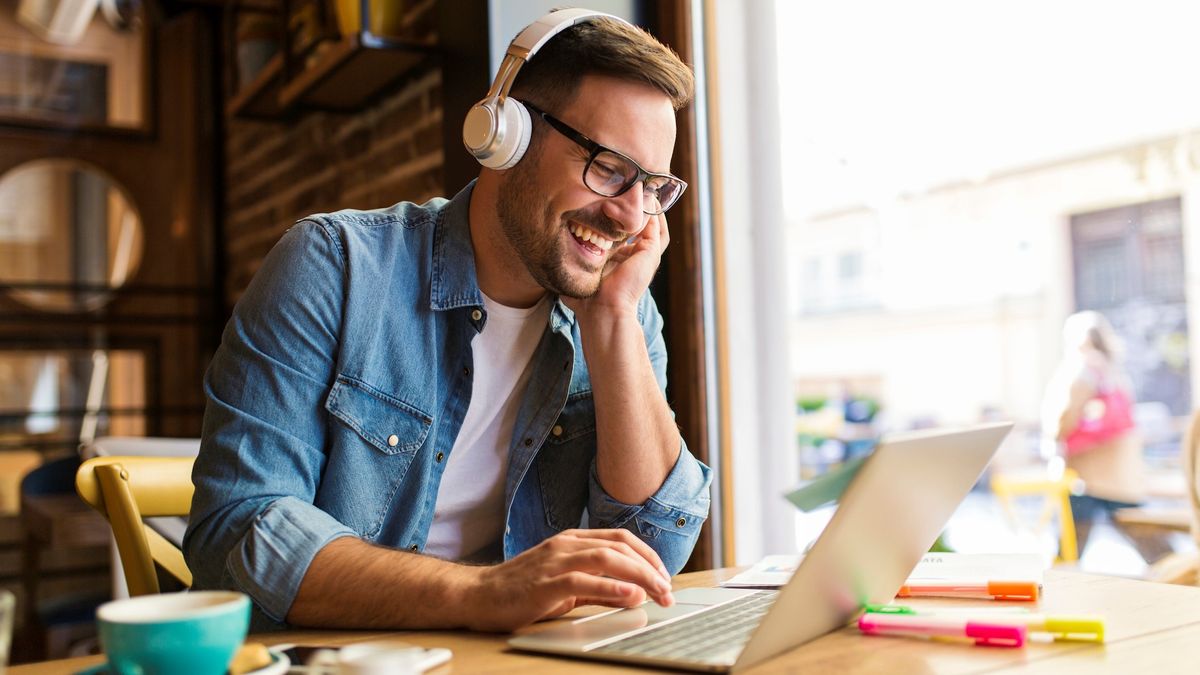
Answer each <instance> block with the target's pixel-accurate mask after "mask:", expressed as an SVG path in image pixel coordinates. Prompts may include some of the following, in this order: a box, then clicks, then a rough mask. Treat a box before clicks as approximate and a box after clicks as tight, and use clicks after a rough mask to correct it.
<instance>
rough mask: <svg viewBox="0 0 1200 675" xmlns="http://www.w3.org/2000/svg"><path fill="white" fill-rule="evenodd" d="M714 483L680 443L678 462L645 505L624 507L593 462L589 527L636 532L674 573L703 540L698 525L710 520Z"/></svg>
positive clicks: (707, 470)
mask: <svg viewBox="0 0 1200 675" xmlns="http://www.w3.org/2000/svg"><path fill="white" fill-rule="evenodd" d="M711 483H712V470H711V469H709V468H708V467H707V466H705V465H704V464H703V463H702V462H700V461H699V460H697V459H696V458H695V457H692V453H690V452H688V449H687V446H686V445H684V444H683V443H682V442H681V443H680V448H679V458H678V459H677V460H675V466H674V467H673V468H672V469H671V472H670V473H669V474H667V479H666V480H664V481H663V484H662V486H661V487H659V489H658V492H656V493H654V495H652V496H651V497H650V499H647V500H646V501H645V502H644V503H642V504H639V505H633V504H624V503H622V502H619V501H617V500H615V499H613V498H612V496H611V495H609V494H608V493H607V492H605V490H604V488H603V487H602V486H601V485H600V481H599V479H598V478H597V477H596V463H595V461H594V460H593V461H592V469H591V478H590V491H589V495H588V526H589V527H603V528H607V527H621V528H625V529H627V530H629V531H631V532H633V533H634V534H636V535H637V536H638V537H639V538H640V539H642V541H645V542H646V543H647V544H649V545H650V547H651V548H653V549H654V551H655V552H656V553H658V556H659V557H660V558H662V561H663V564H664V565H666V566H667V571H669V572H670V573H671V574H676V573H678V572H679V570H681V569H683V566H684V564H685V563H687V559H688V557H689V556H690V555H691V554H692V549H693V548H694V547H695V546H696V540H697V539H698V538H699V537H700V526H701V525H703V524H704V521H705V520H706V519H707V518H708V507H709V485H710V484H711Z"/></svg>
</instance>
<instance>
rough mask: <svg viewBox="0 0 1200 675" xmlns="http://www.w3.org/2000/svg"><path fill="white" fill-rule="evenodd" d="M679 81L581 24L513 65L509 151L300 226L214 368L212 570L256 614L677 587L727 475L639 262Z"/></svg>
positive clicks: (664, 193) (657, 227)
mask: <svg viewBox="0 0 1200 675" xmlns="http://www.w3.org/2000/svg"><path fill="white" fill-rule="evenodd" d="M691 88H692V76H691V73H690V72H689V71H688V69H687V67H686V66H684V65H683V63H681V62H680V61H679V59H678V57H676V56H675V55H674V54H673V53H672V52H671V51H670V50H668V49H667V48H665V47H663V46H662V45H661V44H659V43H658V42H657V41H655V40H654V39H653V38H651V37H650V36H648V35H647V34H645V33H644V32H642V31H640V30H638V29H636V28H633V27H631V26H628V25H626V24H624V23H622V22H620V21H616V20H612V19H604V18H599V19H595V20H592V21H587V22H584V23H581V24H578V25H575V26H573V27H571V28H569V29H567V30H565V31H564V32H562V33H561V34H559V35H558V36H556V37H554V38H553V39H552V40H550V41H549V42H547V43H546V44H545V45H544V46H543V47H542V48H541V49H540V50H539V51H538V53H537V54H536V55H535V56H533V57H532V59H531V60H530V61H529V63H528V64H526V65H525V66H524V68H522V69H521V70H520V72H519V75H518V76H517V79H516V82H515V84H514V86H513V89H512V93H511V95H512V97H513V98H515V99H519V100H521V101H523V102H525V104H526V105H527V107H528V108H529V110H530V112H531V118H532V122H533V129H532V138H531V140H530V144H529V148H528V150H527V151H526V153H525V156H524V157H523V158H522V159H521V160H520V161H519V162H517V164H516V165H515V166H513V167H512V168H508V169H504V170H491V169H483V170H482V171H481V172H480V175H479V178H478V180H477V181H475V182H474V183H473V184H472V185H470V186H468V187H467V188H465V189H464V190H463V191H462V192H461V193H459V194H458V195H457V196H456V197H454V199H452V200H450V201H448V202H447V201H445V200H434V201H431V202H429V203H427V204H424V205H420V206H418V205H414V204H410V203H402V204H398V205H396V206H393V207H391V208H388V209H382V210H378V211H366V212H363V211H342V212H338V213H334V214H324V215H317V216H312V217H310V218H307V219H305V220H303V221H301V222H300V223H298V224H297V225H296V226H295V227H293V228H292V229H291V230H289V232H288V233H287V234H285V235H284V237H283V238H282V239H281V241H280V242H279V243H278V244H277V245H276V247H275V248H274V249H273V250H272V252H271V254H270V255H269V256H268V257H267V259H266V260H265V261H264V264H263V267H262V269H261V270H260V272H259V273H258V274H257V275H256V277H255V279H254V281H253V282H252V283H251V284H250V287H249V288H248V289H247V290H246V293H245V295H244V296H243V297H242V299H241V300H240V302H239V303H238V306H237V308H236V309H235V310H234V316H233V318H232V319H231V321H230V323H229V325H228V326H227V328H226V330H225V334H224V337H223V341H222V345H221V348H220V349H219V351H218V352H217V354H216V355H215V357H214V359H213V363H212V366H211V367H210V369H209V372H208V375H207V376H206V379H205V390H206V394H207V396H208V409H207V411H206V414H205V422H204V438H203V443H202V447H201V452H200V456H199V458H198V459H197V462H196V468H195V471H194V475H193V479H194V482H195V484H196V496H195V498H194V501H193V504H192V516H191V522H190V525H189V528H188V532H187V536H186V537H185V539H184V550H185V555H186V556H187V561H188V564H189V566H190V567H191V568H192V570H193V572H194V575H195V584H196V586H197V587H198V588H210V587H223V588H233V589H238V590H242V591H244V592H246V593H247V594H249V595H250V597H251V598H252V599H253V601H254V604H255V609H256V613H255V620H256V622H255V627H256V628H260V629H261V628H265V627H268V626H271V625H276V626H278V625H282V624H283V623H284V622H286V623H288V624H292V625H304V626H325V627H364V628H365V627H377V628H441V627H468V628H473V629H480V630H510V629H513V628H516V627H518V626H522V625H525V624H528V623H530V622H533V621H536V620H539V619H542V618H546V617H550V616H556V615H559V614H561V613H563V612H566V611H568V610H570V609H571V608H573V607H575V606H577V605H580V604H585V603H590V604H602V605H608V606H618V607H624V606H632V605H635V604H638V603H640V602H643V601H644V600H645V599H646V598H647V597H649V598H650V599H653V600H654V601H656V602H658V603H660V604H664V605H667V604H670V603H671V602H672V599H671V594H670V585H669V575H670V574H671V573H674V572H677V571H678V570H679V569H680V568H681V567H682V565H683V564H684V562H685V561H686V559H687V557H688V555H689V554H690V552H691V549H692V547H693V546H694V544H695V540H696V537H697V536H698V533H699V528H700V526H701V524H702V523H703V521H704V519H705V518H706V516H707V513H708V504H709V498H708V487H709V483H710V481H711V476H710V472H709V469H708V468H707V467H705V466H704V465H703V464H701V463H700V462H698V461H696V460H695V459H694V458H693V457H692V456H691V454H690V453H689V452H688V451H687V448H686V447H685V445H684V444H683V442H682V439H681V438H680V436H679V433H678V430H677V429H676V427H675V425H674V422H673V417H672V413H671V411H670V409H669V408H668V406H667V403H666V401H665V398H664V395H663V390H664V387H665V384H666V372H665V368H666V355H665V352H664V347H663V339H662V335H661V328H662V320H661V317H660V315H659V313H658V311H657V308H656V307H655V305H654V302H653V300H652V299H651V298H650V295H649V294H648V292H647V287H648V284H649V283H650V280H651V278H652V277H653V275H654V273H655V270H656V269H657V267H658V264H659V260H660V257H661V255H662V252H663V249H664V248H665V247H666V245H667V241H668V231H667V223H666V219H665V216H663V215H662V213H661V212H662V211H664V210H665V208H667V207H669V206H670V205H671V203H673V202H674V201H675V200H676V199H677V198H678V195H679V193H681V192H682V189H683V188H684V187H685V185H684V184H683V183H682V182H681V181H679V180H678V179H676V178H674V177H672V176H669V175H668V174H667V172H668V169H669V167H670V161H671V153H672V148H673V145H674V140H675V117H674V111H675V110H676V109H678V108H679V107H681V106H682V105H684V104H686V102H687V101H688V100H689V99H690V96H691ZM642 167H645V169H643V168H642ZM629 240H634V241H632V242H631V243H625V242H627V241H629ZM585 512H586V523H583V522H582V520H583V518H584V517H585V516H584V514H585ZM581 524H583V525H585V526H586V527H585V529H580V525H581Z"/></svg>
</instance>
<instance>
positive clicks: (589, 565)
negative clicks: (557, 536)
mask: <svg viewBox="0 0 1200 675" xmlns="http://www.w3.org/2000/svg"><path fill="white" fill-rule="evenodd" d="M562 564H563V565H564V569H568V570H573V571H579V572H586V573H588V574H591V575H594V576H604V577H609V578H611V579H615V580H618V581H625V582H629V583H631V584H637V585H638V586H640V587H641V588H643V589H645V590H646V593H647V594H648V595H650V597H651V598H653V599H654V601H655V602H657V603H659V604H660V605H663V606H669V605H671V604H672V603H673V598H672V597H671V584H670V583H668V582H667V581H666V580H665V579H663V578H662V577H661V576H660V575H659V574H658V572H657V571H656V570H655V569H654V568H652V567H650V566H649V565H647V564H646V563H645V562H644V561H642V560H640V559H638V558H636V557H634V556H631V555H628V554H627V553H623V552H621V551H619V550H617V549H616V548H609V547H596V548H589V549H586V550H582V551H577V552H575V553H571V554H568V555H566V556H564V558H563V561H562Z"/></svg>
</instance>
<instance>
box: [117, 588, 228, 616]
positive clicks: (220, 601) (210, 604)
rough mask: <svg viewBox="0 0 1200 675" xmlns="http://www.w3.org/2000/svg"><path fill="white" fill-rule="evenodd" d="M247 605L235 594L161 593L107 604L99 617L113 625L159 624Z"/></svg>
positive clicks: (215, 592)
mask: <svg viewBox="0 0 1200 675" xmlns="http://www.w3.org/2000/svg"><path fill="white" fill-rule="evenodd" d="M244 602H247V599H246V596H245V595H243V594H241V593H237V592H234V591H189V592H186V593H160V594H158V595H143V596H141V597H138V598H128V599H124V600H114V601H112V602H106V603H104V604H103V605H100V608H99V609H97V610H96V616H97V617H98V618H99V619H100V620H101V621H107V622H109V623H158V622H162V621H178V620H181V619H194V618H199V617H204V616H210V615H213V614H220V613H222V612H227V611H229V610H230V609H232V608H233V607H234V606H236V605H238V604H241V603H244Z"/></svg>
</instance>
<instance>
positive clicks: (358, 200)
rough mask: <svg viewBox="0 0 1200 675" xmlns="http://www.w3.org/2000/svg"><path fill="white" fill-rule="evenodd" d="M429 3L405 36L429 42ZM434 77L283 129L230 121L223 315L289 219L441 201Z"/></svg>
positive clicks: (423, 75)
mask: <svg viewBox="0 0 1200 675" xmlns="http://www.w3.org/2000/svg"><path fill="white" fill-rule="evenodd" d="M434 13H435V9H434V3H433V2H424V3H419V4H417V5H415V6H413V8H412V9H411V10H410V16H409V17H408V18H407V19H406V24H407V25H408V26H409V27H410V29H411V31H412V32H413V34H414V35H429V36H432V35H433V27H432V24H433V16H434ZM441 85H442V75H441V71H440V70H439V69H438V68H437V66H436V64H434V63H430V64H429V65H425V66H422V67H420V68H418V69H417V70H416V71H414V72H412V73H409V74H408V75H407V76H406V77H405V78H404V79H403V80H401V81H400V82H398V83H396V84H395V85H394V87H393V89H392V90H391V91H389V92H387V93H385V94H384V95H383V96H382V97H381V98H380V99H379V100H378V102H376V103H374V104H373V105H371V106H370V107H369V108H366V109H364V110H362V111H360V112H358V113H355V114H335V113H324V112H309V113H302V114H300V115H298V116H295V117H293V118H290V119H288V120H286V121H279V122H275V121H271V122H259V121H247V120H241V119H233V120H229V121H228V123H227V126H226V138H225V162H226V165H225V214H224V215H225V240H224V242H223V243H224V247H225V253H226V256H227V258H226V259H227V265H228V267H227V270H228V274H227V276H226V280H225V291H226V295H227V298H228V301H229V303H230V306H232V303H233V302H236V300H237V298H238V297H239V296H240V295H241V292H242V291H243V290H244V289H245V288H246V285H247V284H248V283H249V282H250V279H251V278H252V277H253V276H254V273H255V271H256V270H257V269H258V267H259V265H260V264H261V262H262V259H263V256H265V255H266V253H267V251H269V250H270V249H271V246H272V245H274V244H275V242H276V241H278V239H279V237H280V236H281V235H282V234H283V233H284V231H286V230H287V228H289V227H290V226H291V225H292V224H293V223H294V222H295V221H296V220H297V219H299V218H302V217H304V216H306V215H309V214H312V213H320V212H327V211H336V210H338V209H343V208H358V209H371V208H379V207H383V206H390V205H391V204H394V203H396V202H399V201H414V202H422V201H425V200H427V199H429V198H431V197H437V196H444V195H443V187H442V186H443V179H442V156H443V153H442V109H441Z"/></svg>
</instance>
